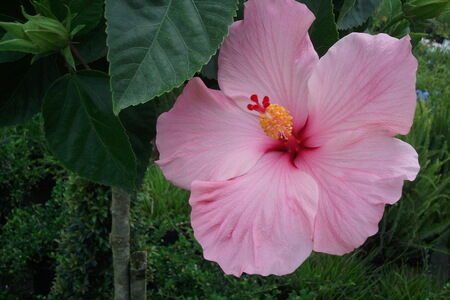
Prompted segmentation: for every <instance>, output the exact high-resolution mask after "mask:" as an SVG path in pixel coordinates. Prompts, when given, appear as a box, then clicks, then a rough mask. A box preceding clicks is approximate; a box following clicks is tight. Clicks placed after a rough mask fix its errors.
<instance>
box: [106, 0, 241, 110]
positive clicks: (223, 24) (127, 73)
mask: <svg viewBox="0 0 450 300" xmlns="http://www.w3.org/2000/svg"><path fill="white" fill-rule="evenodd" d="M236 5H237V0H222V1H201V0H176V1H175V0H169V1H147V0H135V1H132V2H130V1H114V0H107V1H106V12H105V15H106V18H107V35H108V40H107V41H108V46H109V53H108V59H109V62H110V74H111V86H112V91H113V103H114V112H115V113H116V114H117V113H119V112H120V110H122V109H124V108H126V107H128V106H131V105H137V104H140V103H145V102H147V101H149V100H151V99H153V98H155V97H156V96H158V95H161V94H163V93H165V92H167V91H170V90H171V89H173V88H174V87H177V86H180V85H181V84H182V83H183V82H184V81H185V80H186V79H189V78H191V77H192V76H193V75H194V73H195V72H198V71H199V70H200V69H201V67H202V65H204V64H205V63H207V62H208V61H209V59H210V58H211V56H212V55H213V54H214V53H215V52H216V50H217V48H218V47H219V44H220V43H221V42H222V41H223V38H224V36H225V35H226V34H227V32H228V26H229V25H230V24H231V23H232V22H233V16H234V15H235V14H236Z"/></svg>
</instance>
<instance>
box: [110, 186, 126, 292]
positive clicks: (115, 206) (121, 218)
mask: <svg viewBox="0 0 450 300" xmlns="http://www.w3.org/2000/svg"><path fill="white" fill-rule="evenodd" d="M111 216H112V225H111V235H110V241H111V247H112V254H113V268H114V300H130V222H129V219H130V193H129V192H127V191H124V190H122V189H119V188H115V187H113V188H112V203H111Z"/></svg>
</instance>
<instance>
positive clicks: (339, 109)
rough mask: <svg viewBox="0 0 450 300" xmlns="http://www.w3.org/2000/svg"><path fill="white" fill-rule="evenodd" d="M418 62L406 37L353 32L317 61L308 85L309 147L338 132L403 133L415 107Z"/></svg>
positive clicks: (406, 131) (317, 144)
mask: <svg viewBox="0 0 450 300" xmlns="http://www.w3.org/2000/svg"><path fill="white" fill-rule="evenodd" d="M416 69H417V60H416V59H415V58H414V56H413V55H412V53H411V44H410V41H409V37H405V38H403V39H400V40H399V39H396V38H393V37H390V36H388V35H386V34H378V35H375V36H372V35H369V34H364V33H352V34H349V35H348V36H346V37H344V38H342V39H341V40H339V41H338V42H337V43H336V44H335V45H334V46H332V47H331V48H330V49H329V50H328V52H327V53H326V54H325V55H324V56H323V57H322V58H321V59H320V62H319V63H318V64H317V66H316V68H315V69H314V71H313V72H312V75H311V77H310V79H309V82H308V90H309V95H310V96H309V98H308V99H309V101H308V105H309V116H308V126H307V128H306V132H305V134H306V136H307V137H310V139H309V143H310V144H311V146H320V145H321V143H322V141H324V140H327V139H329V138H330V137H332V136H335V135H336V134H339V133H340V132H345V131H351V130H354V129H361V128H365V129H366V130H368V131H372V129H375V130H379V129H380V128H383V129H384V130H386V131H388V133H389V134H390V135H392V136H393V135H396V134H407V133H408V131H409V129H410V127H411V125H412V121H413V117H414V111H415V107H416V93H415V80H416Z"/></svg>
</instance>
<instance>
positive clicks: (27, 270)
mask: <svg viewBox="0 0 450 300" xmlns="http://www.w3.org/2000/svg"><path fill="white" fill-rule="evenodd" d="M56 193H57V191H55V192H54V194H56ZM60 199H61V198H59V197H54V198H53V199H52V200H49V201H47V202H46V203H45V204H34V205H31V206H28V207H25V208H16V209H14V210H13V211H12V212H11V213H10V214H9V215H8V217H7V219H6V224H5V225H4V226H3V227H1V230H0V245H1V247H0V290H2V291H3V293H5V294H4V295H3V294H2V293H0V299H14V297H20V299H26V298H27V297H29V296H31V295H32V294H33V295H39V294H41V295H46V294H47V293H48V292H49V290H50V285H51V281H52V278H53V275H54V274H53V273H54V268H55V261H54V249H55V248H56V247H57V241H56V239H57V237H58V234H59V231H60V227H61V225H62V223H63V218H64V216H63V215H62V214H61V201H60ZM6 295H8V296H6Z"/></svg>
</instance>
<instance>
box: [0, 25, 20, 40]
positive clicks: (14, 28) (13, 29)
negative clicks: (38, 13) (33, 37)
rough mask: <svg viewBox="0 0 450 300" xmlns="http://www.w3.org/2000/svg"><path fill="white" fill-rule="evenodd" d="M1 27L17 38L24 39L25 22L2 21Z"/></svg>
mask: <svg viewBox="0 0 450 300" xmlns="http://www.w3.org/2000/svg"><path fill="white" fill-rule="evenodd" d="M0 27H1V28H3V29H4V30H5V31H6V32H8V33H10V34H12V35H13V36H14V37H15V38H17V39H24V38H25V33H24V32H23V24H21V23H16V22H0Z"/></svg>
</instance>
